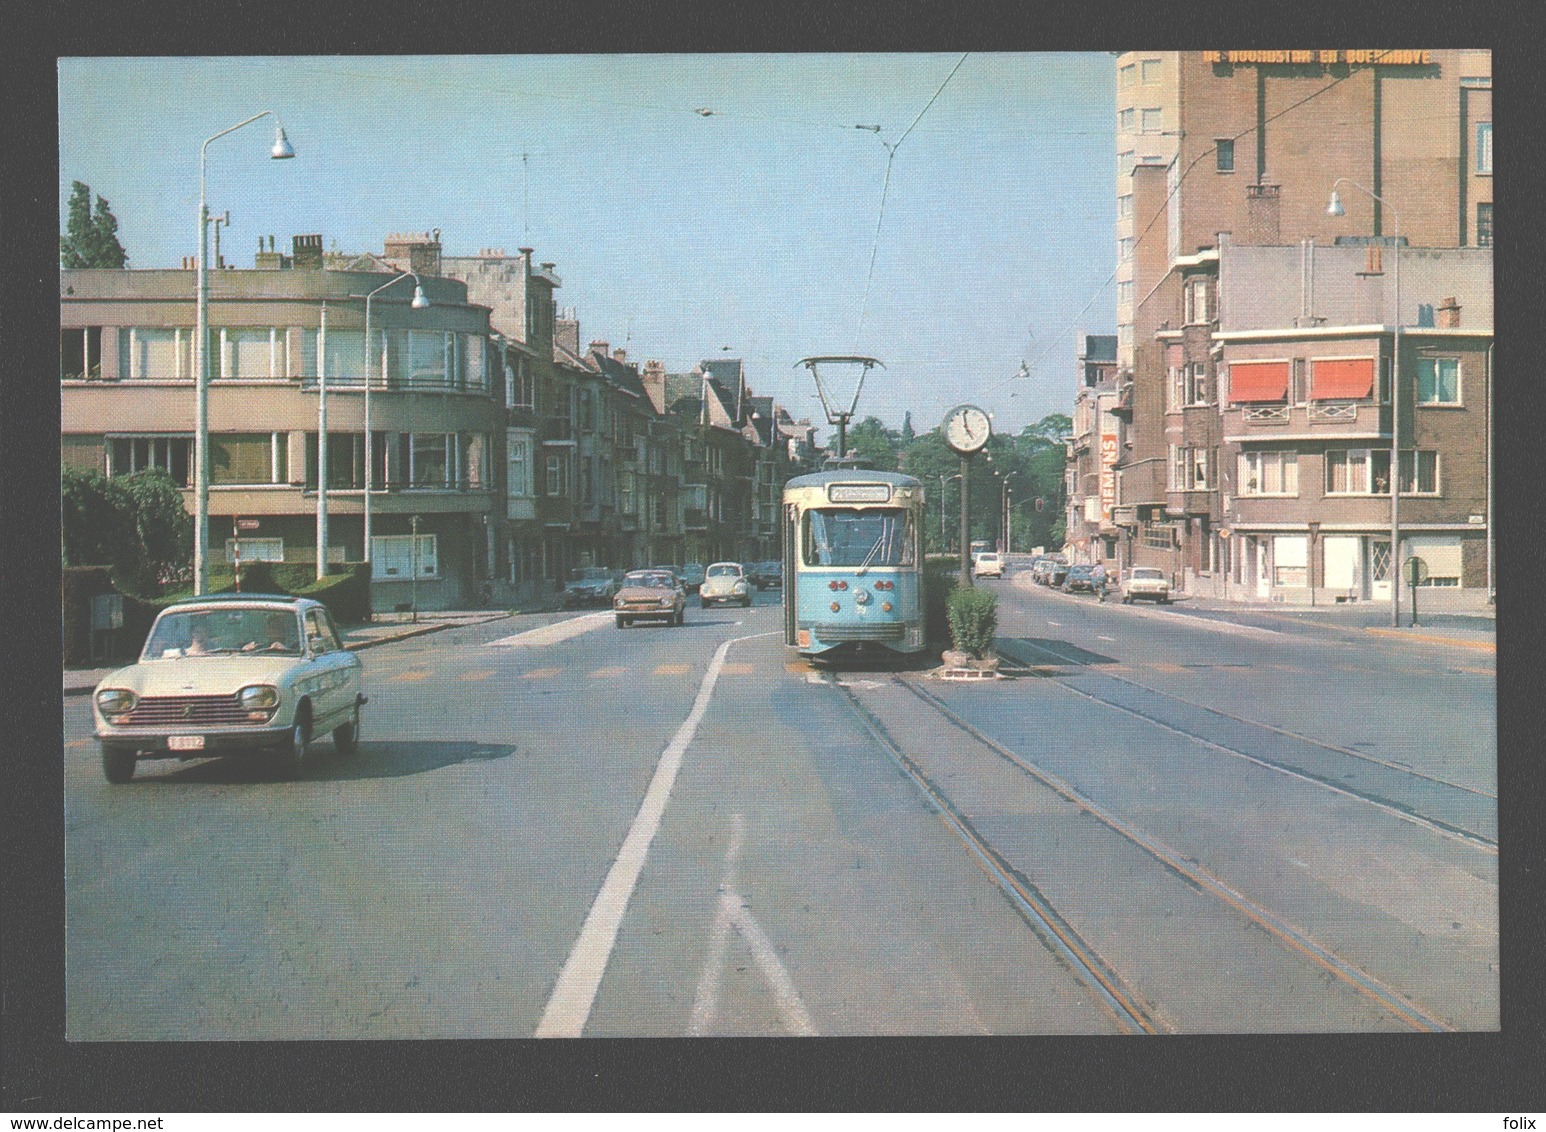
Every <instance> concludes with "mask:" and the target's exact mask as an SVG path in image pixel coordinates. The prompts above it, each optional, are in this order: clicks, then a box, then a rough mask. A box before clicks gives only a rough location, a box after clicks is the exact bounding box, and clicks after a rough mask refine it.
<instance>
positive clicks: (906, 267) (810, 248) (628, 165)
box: [59, 52, 1115, 431]
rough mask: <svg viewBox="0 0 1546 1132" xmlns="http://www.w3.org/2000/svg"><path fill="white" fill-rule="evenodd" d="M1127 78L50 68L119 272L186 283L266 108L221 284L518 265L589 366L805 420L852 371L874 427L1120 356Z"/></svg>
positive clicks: (352, 62) (1035, 416) (845, 62)
mask: <svg viewBox="0 0 1546 1132" xmlns="http://www.w3.org/2000/svg"><path fill="white" fill-rule="evenodd" d="M958 64H959V66H958ZM952 72H953V73H952ZM947 78H948V82H947V81H946V80H947ZM1113 83H1114V74H1113V67H1112V57H1111V56H1110V55H1108V54H1105V53H1094V52H1092V53H1081V54H970V55H967V56H966V57H965V60H964V62H963V61H962V56H961V55H960V54H908V55H878V54H877V55H634V56H626V55H594V56H558V55H553V56H478V57H467V56H390V57H363V56H362V57H348V56H316V57H288V58H194V57H182V58H155V59H112V58H91V59H62V60H60V63H59V147H60V149H59V175H60V183H59V203H60V218H61V219H60V226H61V231H62V230H63V223H64V219H63V218H64V206H65V202H66V200H67V199H68V197H69V191H70V183H71V182H72V181H77V180H79V181H85V182H87V183H88V184H90V185H91V187H92V191H93V193H94V194H100V195H101V196H103V197H105V198H107V200H108V201H109V202H110V204H111V206H112V209H113V213H114V215H116V216H117V218H118V221H119V238H120V240H121V241H122V242H123V244H124V246H125V248H126V249H127V250H128V252H129V256H130V266H131V267H137V268H154V267H176V266H179V265H180V263H181V262H182V259H183V257H184V256H191V255H193V254H194V253H195V251H196V241H197V208H198V171H199V147H200V145H201V143H202V142H203V140H204V139H205V138H207V137H209V136H210V135H212V134H214V133H217V132H218V131H220V130H222V129H225V128H226V127H227V126H231V125H234V124H235V123H236V122H239V121H241V120H242V119H243V118H246V117H249V116H250V115H252V114H255V113H257V112H259V111H261V110H273V111H275V112H276V113H277V114H278V116H279V118H280V119H281V120H282V121H283V123H284V126H285V129H286V131H287V133H288V135H289V138H290V140H291V142H292V144H293V145H294V147H295V149H296V159H295V160H294V161H286V162H274V161H270V160H269V159H268V148H269V145H270V144H271V142H272V137H273V130H272V128H271V126H270V125H269V124H268V123H267V122H266V121H264V122H257V123H254V124H253V125H251V126H248V127H246V128H244V129H242V130H239V131H237V132H236V133H234V134H230V135H228V136H226V137H224V138H221V139H219V140H218V141H215V142H214V143H212V144H211V146H210V149H209V183H208V195H209V202H210V209H211V211H212V212H213V213H215V214H219V213H221V212H223V211H225V210H227V209H228V210H229V211H230V214H231V222H230V225H229V228H228V229H226V230H224V231H223V232H222V237H221V244H222V250H223V251H224V253H225V255H226V258H227V260H228V262H230V261H234V262H235V263H236V265H237V266H240V267H250V266H251V265H252V255H253V252H254V251H255V250H256V248H257V242H258V239H259V237H260V236H263V237H266V236H269V235H273V236H275V237H277V243H278V245H279V246H280V247H284V248H288V247H289V243H290V237H291V236H293V235H295V234H299V233H321V234H322V237H323V242H324V246H326V247H327V248H329V249H332V248H335V247H336V248H338V249H339V250H343V251H350V252H357V251H365V250H375V251H379V250H380V249H381V246H382V240H383V237H384V236H385V235H387V234H388V233H390V232H400V231H427V230H430V229H434V228H438V229H440V231H441V239H442V241H443V242H444V244H445V247H446V250H447V251H448V252H451V253H454V254H468V253H473V252H476V251H478V250H479V249H481V248H485V247H497V248H504V249H505V250H507V251H509V252H512V253H513V252H514V251H515V249H516V248H518V247H532V248H534V249H536V253H537V256H536V258H537V259H538V260H539V261H551V262H553V263H554V264H555V265H556V268H555V270H556V271H557V273H558V275H559V276H560V277H561V278H562V280H563V286H562V288H561V289H560V290H559V292H558V301H559V305H560V307H563V308H566V309H568V308H572V309H573V310H574V311H575V313H576V315H577V316H578V318H579V320H580V333H581V336H582V339H583V340H584V341H590V340H592V339H604V340H606V341H608V342H610V343H611V344H612V345H614V346H619V345H624V344H626V346H627V348H628V350H629V354H630V357H631V358H632V359H635V360H639V361H642V360H644V359H645V358H659V359H660V360H661V361H663V362H664V363H665V364H666V366H667V368H668V369H671V370H685V369H688V368H690V367H691V366H692V365H693V364H694V363H696V362H697V361H698V360H700V359H703V358H715V357H741V358H744V359H745V360H746V364H747V373H748V380H749V381H750V383H751V385H752V387H753V388H754V389H756V391H757V392H758V393H760V394H771V395H773V396H775V397H777V398H778V399H779V400H780V402H781V403H783V404H785V405H786V406H787V407H788V408H789V409H790V411H791V412H792V413H793V414H794V415H795V416H797V417H799V416H809V417H811V418H812V419H813V420H815V421H818V422H820V419H821V406H820V403H819V402H818V401H817V400H816V395H815V387H814V385H813V383H812V382H811V379H810V376H809V374H808V373H807V371H806V370H805V369H803V368H796V363H797V362H798V361H799V360H800V359H801V358H802V357H806V356H809V355H813V354H852V353H858V354H869V355H872V356H874V357H877V358H879V359H880V360H881V361H882V362H883V363H884V364H885V367H886V368H885V369H884V370H877V371H873V372H872V374H871V377H870V379H869V380H868V382H867V383H866V385H865V388H864V393H863V397H862V399H861V400H860V402H859V409H858V412H859V415H860V416H866V415H869V414H872V413H873V414H874V415H876V416H879V417H880V418H881V419H882V420H884V421H885V422H886V423H887V424H888V425H892V426H894V427H895V426H899V425H900V424H901V422H902V414H903V412H904V411H905V410H909V409H910V410H911V411H912V414H913V423H914V426H915V427H916V428H919V429H920V430H922V429H927V428H931V427H933V426H934V425H936V424H937V423H938V422H939V419H940V418H941V417H942V416H943V414H944V412H945V410H946V409H948V408H949V407H950V406H951V405H953V404H956V403H958V402H961V401H976V402H978V403H980V404H982V405H983V407H985V408H987V409H989V410H991V411H992V412H994V413H995V417H996V422H997V425H998V427H999V428H1000V430H1001V431H1003V430H1008V431H1018V429H1019V428H1020V427H1021V426H1022V425H1024V424H1026V423H1029V422H1032V421H1036V420H1039V419H1040V418H1041V417H1043V416H1045V415H1046V414H1047V413H1050V412H1065V413H1066V412H1068V411H1069V407H1070V405H1071V402H1072V398H1073V393H1074V389H1075V378H1074V356H1075V350H1076V345H1075V335H1076V333H1077V332H1088V333H1107V334H1109V333H1113V332H1114V331H1113V326H1112V322H1113V310H1114V292H1113V289H1112V286H1111V283H1110V277H1111V273H1112V270H1113V268H1114V266H1115V261H1114V257H1115V238H1114V235H1113V225H1114V221H1115V216H1114V209H1115V203H1114V192H1113V184H1114V175H1115V157H1114V152H1113V150H1114V146H1113V134H1114V125H1115V124H1114V109H1113ZM941 84H944V86H943V89H941ZM936 92H937V97H936ZM931 99H933V101H932V103H931V101H930V100H931ZM700 110H710V111H712V113H711V114H707V115H705V114H702V113H700V112H699V111H700ZM920 114H921V115H922V116H921V117H920ZM915 123H916V124H915ZM858 126H879V127H880V128H881V129H880V131H879V132H878V133H877V132H875V131H873V130H869V129H857V128H856V127H858ZM909 127H911V129H910V130H909ZM888 145H890V146H892V147H894V154H895V156H894V159H893V161H892V165H891V176H890V183H889V186H886V185H885V179H886V168H887V155H888V150H887V146H888ZM883 186H884V187H885V206H884V213H883V214H882V208H881V206H882V190H883ZM877 227H878V235H877ZM872 254H873V256H874V268H873V274H872V273H871V266H870V265H871V257H872ZM726 346H728V347H729V349H728V350H725V349H723V347H726ZM1022 359H1025V360H1027V361H1028V362H1030V363H1031V373H1030V376H1029V377H1028V378H1018V377H1016V373H1017V371H1018V370H1019V368H1020V363H1021V360H1022ZM823 431H825V430H823Z"/></svg>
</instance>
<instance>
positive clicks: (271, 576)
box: [59, 562, 370, 668]
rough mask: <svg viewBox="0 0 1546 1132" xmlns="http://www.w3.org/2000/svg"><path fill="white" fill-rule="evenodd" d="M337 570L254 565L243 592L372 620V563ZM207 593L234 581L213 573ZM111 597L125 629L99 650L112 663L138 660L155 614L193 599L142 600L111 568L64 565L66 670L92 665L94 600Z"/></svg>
mask: <svg viewBox="0 0 1546 1132" xmlns="http://www.w3.org/2000/svg"><path fill="white" fill-rule="evenodd" d="M334 570H335V572H334V573H330V574H329V575H328V576H327V577H326V578H322V579H318V578H317V576H316V571H315V569H313V568H312V567H310V566H307V565H305V564H304V563H296V562H289V563H286V562H253V563H250V564H249V565H247V566H245V567H243V569H242V592H243V593H253V594H291V595H293V596H295V597H309V598H311V599H312V600H313V601H320V602H321V603H322V604H323V605H325V606H327V608H328V612H330V613H331V614H332V615H333V620H334V621H336V622H337V623H338V624H339V625H357V624H360V623H362V622H366V621H369V620H370V565H369V563H365V562H351V563H349V564H348V565H347V566H344V567H342V568H338V567H335V568H334ZM209 589H210V592H211V593H232V592H234V591H235V590H236V577H235V575H234V574H232V573H231V572H230V571H229V570H211V571H210V574H209ZM108 593H119V594H122V595H123V628H122V629H120V630H118V631H117V632H114V633H111V634H107V635H105V636H104V638H103V640H102V641H101V642H99V646H98V647H101V648H105V649H106V651H107V654H108V659H110V660H113V661H123V660H131V659H133V658H134V657H136V656H138V655H139V653H140V649H141V648H143V647H144V645H145V638H146V637H148V636H149V635H150V627H151V625H152V624H154V623H155V620H156V615H157V614H159V613H160V612H161V611H162V610H163V609H165V608H166V607H167V606H169V605H171V604H172V603H173V602H176V601H180V600H184V599H186V598H189V597H192V596H193V590H192V588H191V587H189V588H185V589H182V590H179V591H175V592H172V593H168V594H166V595H165V596H163V597H160V598H139V597H135V596H134V595H133V594H130V593H125V592H124V588H123V587H122V586H120V585H118V584H117V576H116V574H115V573H114V570H113V568H112V567H110V566H67V567H65V568H64V572H63V575H62V577H61V578H60V582H59V605H60V617H61V620H60V633H61V643H62V645H63V651H64V663H65V664H66V665H67V666H69V667H72V668H82V667H85V666H86V665H88V664H91V663H92V662H93V658H92V641H91V599H92V598H93V597H95V596H97V595H98V594H108ZM97 659H98V660H100V659H101V658H100V657H99V658H97Z"/></svg>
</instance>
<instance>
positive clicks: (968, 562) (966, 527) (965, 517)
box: [961, 454, 972, 586]
mask: <svg viewBox="0 0 1546 1132" xmlns="http://www.w3.org/2000/svg"><path fill="white" fill-rule="evenodd" d="M971 470H972V458H971V457H970V456H967V455H965V454H963V455H962V456H961V584H962V585H963V586H970V585H971V584H972V542H971V534H970V530H971V523H970V515H969V514H968V508H969V507H970V506H971V493H970V491H969V480H970V476H971Z"/></svg>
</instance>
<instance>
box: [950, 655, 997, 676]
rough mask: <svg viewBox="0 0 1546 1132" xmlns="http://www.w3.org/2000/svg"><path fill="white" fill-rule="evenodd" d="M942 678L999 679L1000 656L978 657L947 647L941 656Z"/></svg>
mask: <svg viewBox="0 0 1546 1132" xmlns="http://www.w3.org/2000/svg"><path fill="white" fill-rule="evenodd" d="M940 659H941V660H942V661H943V662H944V663H943V666H942V667H941V668H940V672H939V675H940V679H942V680H997V679H999V678H1000V676H999V670H998V665H999V658H998V656H997V655H994V656H985V657H978V656H973V655H972V654H971V653H969V652H964V651H962V650H960V649H946V650H945V654H944V656H942V657H941V658H940Z"/></svg>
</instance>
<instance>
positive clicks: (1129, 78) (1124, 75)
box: [1117, 63, 1138, 87]
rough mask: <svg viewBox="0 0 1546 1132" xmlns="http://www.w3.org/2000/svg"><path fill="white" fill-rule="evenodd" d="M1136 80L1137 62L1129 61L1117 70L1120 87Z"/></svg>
mask: <svg viewBox="0 0 1546 1132" xmlns="http://www.w3.org/2000/svg"><path fill="white" fill-rule="evenodd" d="M1137 81H1138V64H1137V63H1129V64H1127V66H1125V67H1121V68H1119V69H1118V70H1117V82H1118V84H1119V85H1120V86H1122V87H1130V86H1132V85H1133V83H1135V82H1137Z"/></svg>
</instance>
